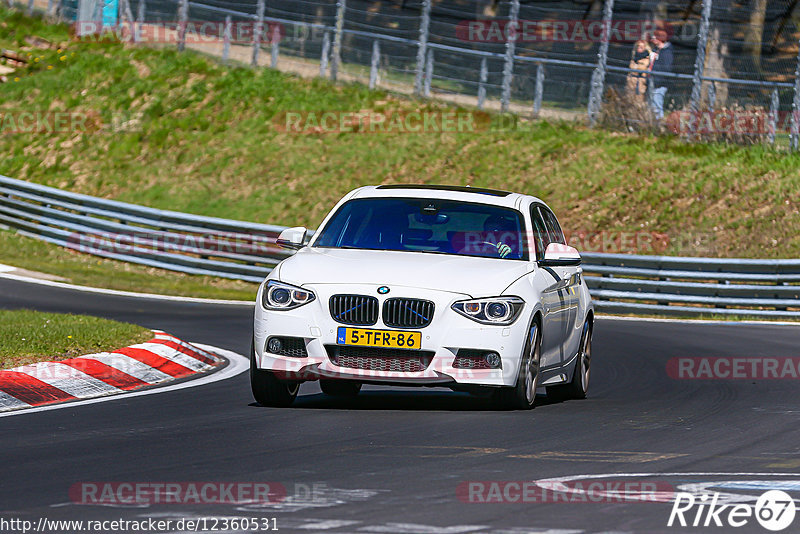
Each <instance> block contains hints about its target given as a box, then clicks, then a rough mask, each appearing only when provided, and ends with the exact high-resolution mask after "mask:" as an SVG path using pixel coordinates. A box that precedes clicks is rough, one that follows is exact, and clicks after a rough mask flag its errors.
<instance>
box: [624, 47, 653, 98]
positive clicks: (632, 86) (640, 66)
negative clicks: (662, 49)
mask: <svg viewBox="0 0 800 534" xmlns="http://www.w3.org/2000/svg"><path fill="white" fill-rule="evenodd" d="M651 53H652V50H650V47H649V46H648V45H647V41H644V40H641V41H636V42H635V43H634V45H633V52H632V53H631V62H630V64H629V65H628V68H629V69H635V70H640V71H642V72H641V73H639V72H629V73H628V78H627V80H626V89H627V92H628V95H629V96H630V97H631V98H633V99H635V100H636V101H637V102H642V103H644V96H645V94H646V92H647V74H646V73H645V71H648V70H650V54H651Z"/></svg>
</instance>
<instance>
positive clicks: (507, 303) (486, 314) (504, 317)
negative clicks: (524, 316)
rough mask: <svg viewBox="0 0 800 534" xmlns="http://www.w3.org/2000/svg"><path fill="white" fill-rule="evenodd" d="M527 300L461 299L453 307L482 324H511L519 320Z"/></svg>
mask: <svg viewBox="0 0 800 534" xmlns="http://www.w3.org/2000/svg"><path fill="white" fill-rule="evenodd" d="M524 305H525V301H524V300H522V299H521V298H519V297H490V298H485V299H472V300H459V301H458V302H456V303H454V304H453V306H452V308H453V309H454V310H455V311H457V312H458V313H460V314H461V315H463V316H464V317H469V318H470V319H472V320H473V321H477V322H479V323H482V324H496V325H510V324H511V323H513V322H514V321H516V320H517V317H518V316H519V312H520V311H522V307H523V306H524Z"/></svg>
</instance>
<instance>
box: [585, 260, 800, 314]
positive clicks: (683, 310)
mask: <svg viewBox="0 0 800 534" xmlns="http://www.w3.org/2000/svg"><path fill="white" fill-rule="evenodd" d="M582 257H583V261H584V263H583V269H584V273H586V274H587V275H589V276H585V277H584V280H586V283H587V284H588V286H589V290H590V292H591V294H592V298H593V299H594V301H595V306H596V308H597V309H598V310H602V311H608V312H614V313H635V314H658V315H662V314H664V315H686V316H691V315H742V316H759V317H770V318H785V319H800V284H798V283H800V259H798V260H753V259H727V258H724V259H723V258H687V257H671V256H640V255H632V254H592V253H585V254H582Z"/></svg>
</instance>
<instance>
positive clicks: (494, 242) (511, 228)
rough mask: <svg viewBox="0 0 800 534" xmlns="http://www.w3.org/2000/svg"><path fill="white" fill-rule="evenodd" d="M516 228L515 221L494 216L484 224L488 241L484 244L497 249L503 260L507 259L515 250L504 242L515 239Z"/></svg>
mask: <svg viewBox="0 0 800 534" xmlns="http://www.w3.org/2000/svg"><path fill="white" fill-rule="evenodd" d="M515 228H516V225H515V224H514V221H513V220H511V219H507V218H505V217H500V216H498V215H492V216H491V217H488V218H487V219H486V221H485V222H484V223H483V231H484V232H485V234H486V240H485V241H484V242H483V243H484V244H486V245H489V246H492V247H494V248H495V249H497V254H498V255H499V256H500V257H501V258H505V257H506V256H508V255H509V254H511V253H512V252H513V249H512V248H511V246H509V245H508V244H507V243H505V242H504V241H503V240H504V239H505V240H509V239H510V238H513V236H514V233H515Z"/></svg>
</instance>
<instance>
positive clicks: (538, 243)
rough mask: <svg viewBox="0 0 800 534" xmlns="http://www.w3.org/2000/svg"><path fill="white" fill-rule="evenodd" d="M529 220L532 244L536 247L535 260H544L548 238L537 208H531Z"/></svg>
mask: <svg viewBox="0 0 800 534" xmlns="http://www.w3.org/2000/svg"><path fill="white" fill-rule="evenodd" d="M531 220H532V221H533V242H534V245H535V247H536V260H537V261H540V260H542V259H544V251H545V249H546V248H547V245H549V244H550V236H549V234H548V233H547V226H546V225H545V223H544V219H543V218H542V214H541V213H539V208H538V207H537V206H531Z"/></svg>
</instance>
